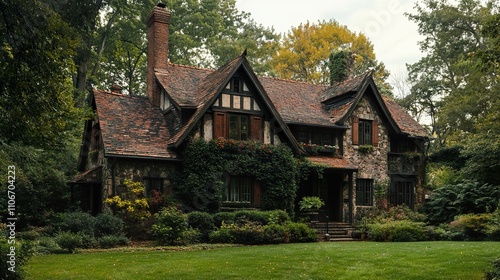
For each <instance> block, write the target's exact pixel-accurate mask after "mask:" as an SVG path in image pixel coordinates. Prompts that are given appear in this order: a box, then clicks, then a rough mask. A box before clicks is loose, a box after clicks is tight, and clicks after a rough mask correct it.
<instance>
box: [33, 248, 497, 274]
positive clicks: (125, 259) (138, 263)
mask: <svg viewBox="0 0 500 280" xmlns="http://www.w3.org/2000/svg"><path fill="white" fill-rule="evenodd" d="M498 257H500V242H415V243H376V242H345V243H333V242H332V243H328V242H322V243H307V244H286V245H273V246H243V247H224V248H217V249H213V250H193V251H136V252H119V251H109V252H97V253H77V254H71V255H69V254H59V255H46V256H36V257H33V258H32V259H31V260H30V262H29V263H28V265H27V266H26V272H27V276H28V279H141V280H144V279H419V280H420V279H466V280H472V279H483V275H484V270H485V269H487V268H488V267H489V263H490V261H491V260H493V259H494V258H498Z"/></svg>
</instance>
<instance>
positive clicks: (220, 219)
mask: <svg viewBox="0 0 500 280" xmlns="http://www.w3.org/2000/svg"><path fill="white" fill-rule="evenodd" d="M234 217H235V212H219V213H216V214H214V216H213V218H214V224H215V226H216V227H217V228H220V227H221V226H222V225H223V224H224V223H225V224H232V223H234Z"/></svg>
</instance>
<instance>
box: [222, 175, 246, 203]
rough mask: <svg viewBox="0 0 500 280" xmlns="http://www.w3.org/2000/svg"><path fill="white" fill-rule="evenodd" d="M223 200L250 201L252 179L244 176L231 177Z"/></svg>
mask: <svg viewBox="0 0 500 280" xmlns="http://www.w3.org/2000/svg"><path fill="white" fill-rule="evenodd" d="M224 200H225V201H226V202H237V203H250V202H251V200H252V179H251V178H250V177H245V176H235V177H231V180H230V181H229V185H228V186H227V188H226V193H225V199H224Z"/></svg>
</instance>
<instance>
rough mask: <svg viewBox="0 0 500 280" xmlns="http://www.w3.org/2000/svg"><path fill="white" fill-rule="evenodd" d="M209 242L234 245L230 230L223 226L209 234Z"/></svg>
mask: <svg viewBox="0 0 500 280" xmlns="http://www.w3.org/2000/svg"><path fill="white" fill-rule="evenodd" d="M209 241H210V243H234V241H235V238H234V236H233V235H232V234H231V230H230V229H229V228H227V227H225V225H223V226H222V227H221V228H220V229H219V230H216V231H212V232H211V233H210V236H209Z"/></svg>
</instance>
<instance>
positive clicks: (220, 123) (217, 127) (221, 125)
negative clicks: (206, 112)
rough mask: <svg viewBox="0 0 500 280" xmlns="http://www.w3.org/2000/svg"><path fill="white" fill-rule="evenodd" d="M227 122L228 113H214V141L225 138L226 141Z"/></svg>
mask: <svg viewBox="0 0 500 280" xmlns="http://www.w3.org/2000/svg"><path fill="white" fill-rule="evenodd" d="M226 126H227V121H226V113H220V112H215V113H214V139H218V138H224V139H226V138H227V137H226V134H227V128H226Z"/></svg>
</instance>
